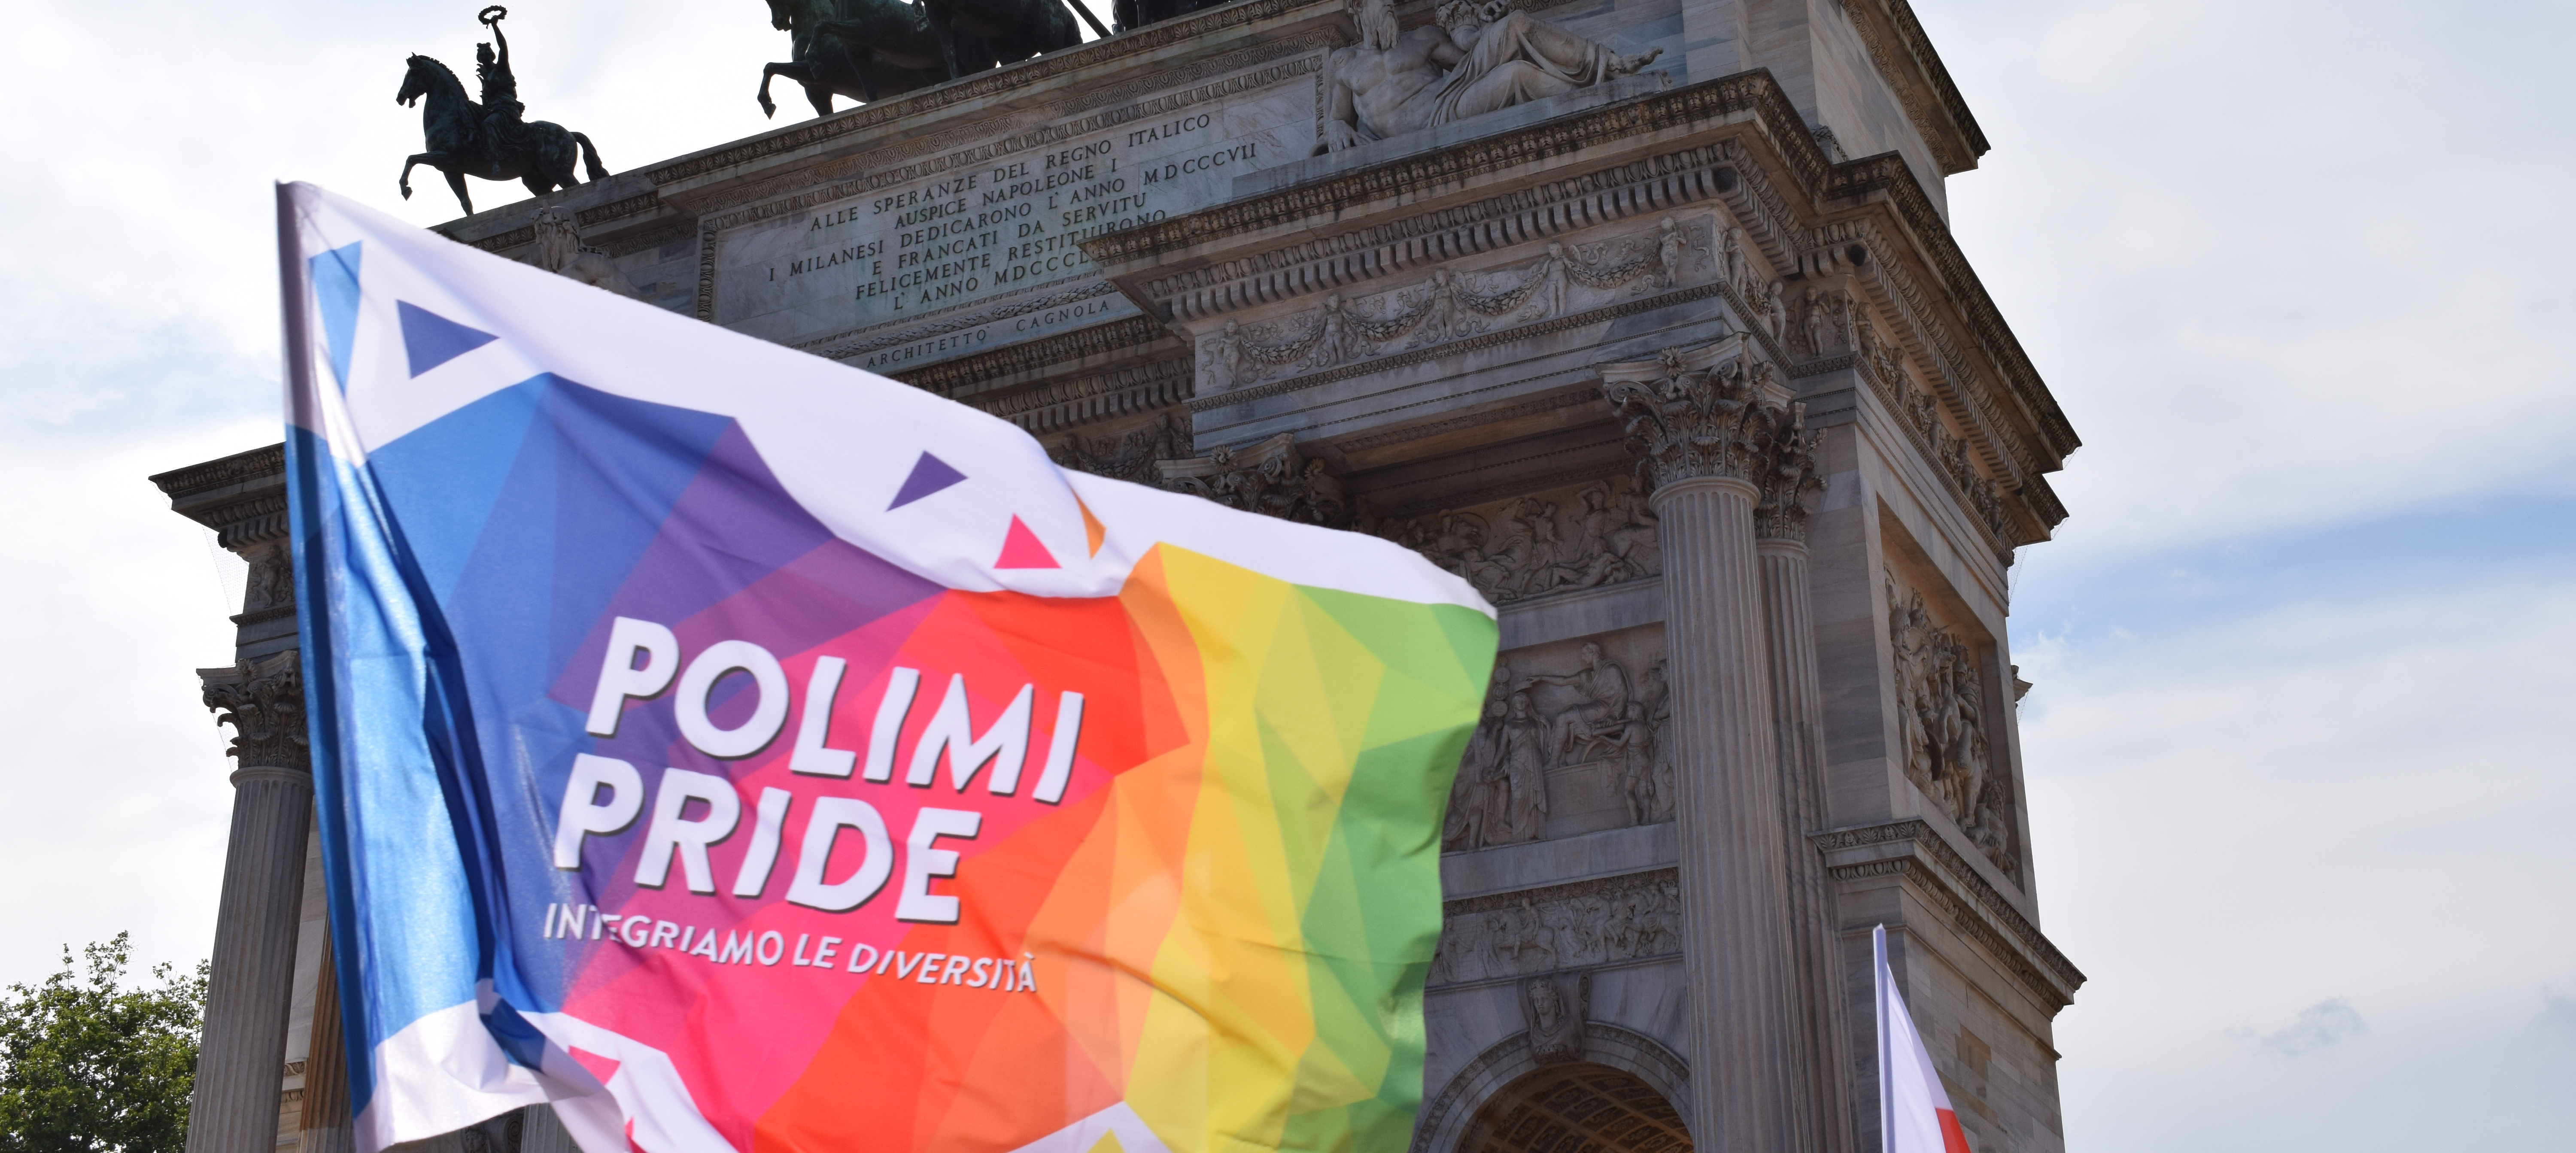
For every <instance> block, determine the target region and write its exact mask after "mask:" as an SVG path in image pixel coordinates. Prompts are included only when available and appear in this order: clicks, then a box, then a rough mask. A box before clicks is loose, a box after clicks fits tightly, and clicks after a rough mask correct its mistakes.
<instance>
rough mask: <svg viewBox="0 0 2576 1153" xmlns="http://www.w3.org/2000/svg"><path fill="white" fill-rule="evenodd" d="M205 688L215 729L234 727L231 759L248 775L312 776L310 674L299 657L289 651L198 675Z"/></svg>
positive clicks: (201, 671) (199, 671)
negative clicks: (307, 708)
mask: <svg viewBox="0 0 2576 1153" xmlns="http://www.w3.org/2000/svg"><path fill="white" fill-rule="evenodd" d="M197 679H198V680H199V681H200V682H202V683H203V684H204V685H205V701H206V707H207V708H209V709H212V710H214V712H215V723H216V724H218V725H231V726H232V727H233V743H232V748H231V749H229V750H227V751H226V755H228V756H230V757H232V758H233V759H234V761H235V763H236V764H238V765H239V766H240V767H241V768H243V769H253V768H264V769H288V770H292V771H294V772H298V773H310V772H311V771H312V769H313V762H312V757H311V755H310V753H309V750H307V749H306V748H305V735H304V671H303V666H302V664H301V659H300V656H299V654H298V652H297V651H296V650H294V649H288V650H286V651H284V652H278V653H271V654H269V655H267V656H264V657H257V658H251V659H246V660H242V661H239V662H236V663H235V664H233V665H232V666H231V667H229V668H217V669H198V670H197Z"/></svg>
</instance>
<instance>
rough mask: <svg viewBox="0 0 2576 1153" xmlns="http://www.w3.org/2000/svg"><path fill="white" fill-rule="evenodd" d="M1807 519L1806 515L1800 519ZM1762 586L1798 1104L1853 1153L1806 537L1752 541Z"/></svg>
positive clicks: (1837, 1145) (1819, 1145)
mask: <svg viewBox="0 0 2576 1153" xmlns="http://www.w3.org/2000/svg"><path fill="white" fill-rule="evenodd" d="M1801 519H1802V520H1803V518H1801ZM1755 552H1756V554H1757V555H1758V557H1759V562H1758V563H1759V566H1760V568H1761V573H1762V576H1761V585H1762V620H1763V629H1762V633H1763V637H1764V640H1765V644H1764V650H1765V659H1764V665H1765V666H1766V668H1767V669H1768V671H1769V677H1768V680H1769V687H1770V691H1771V716H1772V732H1773V734H1774V739H1775V740H1776V741H1777V742H1778V749H1779V756H1780V799H1781V815H1782V817H1783V824H1782V828H1781V839H1782V844H1783V845H1784V846H1785V849H1786V852H1787V865H1788V877H1787V879H1788V886H1789V915H1790V921H1791V923H1792V926H1793V931H1792V935H1791V939H1790V947H1791V952H1792V957H1791V964H1792V970H1791V972H1792V979H1793V980H1794V981H1795V983H1796V985H1797V988H1798V992H1799V995H1798V997H1797V1005H1798V1008H1799V1010H1800V1012H1799V1017H1798V1019H1797V1020H1796V1021H1794V1022H1793V1025H1794V1028H1795V1030H1796V1032H1797V1034H1798V1035H1799V1036H1800V1037H1801V1038H1803V1039H1804V1040H1805V1042H1806V1043H1805V1044H1803V1045H1800V1046H1799V1047H1798V1055H1799V1058H1800V1060H1801V1062H1802V1064H1803V1065H1804V1066H1805V1067H1804V1068H1802V1069H1800V1070H1799V1074H1800V1075H1799V1077H1798V1085H1797V1088H1798V1090H1799V1092H1798V1098H1799V1099H1798V1101H1797V1102H1796V1108H1797V1109H1798V1116H1799V1117H1800V1118H1801V1119H1802V1121H1801V1127H1802V1128H1804V1129H1807V1130H1810V1131H1812V1132H1813V1133H1814V1134H1815V1137H1816V1140H1815V1142H1814V1143H1813V1144H1812V1145H1811V1146H1809V1147H1810V1148H1813V1149H1815V1150H1817V1151H1818V1153H1852V1129H1851V1108H1850V1092H1849V1089H1848V1085H1847V1079H1848V1076H1849V1072H1850V1069H1851V1054H1850V1041H1849V1038H1848V1037H1847V1036H1846V1034H1845V1033H1844V1030H1843V1022H1844V1017H1845V1015H1846V1014H1845V1012H1844V1010H1843V998H1842V979H1841V972H1840V967H1839V965H1838V964H1837V955H1836V951H1835V950H1836V945H1837V941H1838V937H1837V927H1838V926H1837V924H1836V920H1835V916H1834V910H1833V893H1832V890H1831V889H1830V888H1829V887H1828V879H1827V877H1826V876H1825V867H1824V859H1823V858H1822V857H1821V856H1819V855H1818V854H1817V853H1816V851H1815V849H1814V848H1813V847H1812V846H1810V845H1809V844H1808V841H1807V836H1808V834H1810V833H1813V832H1816V831H1817V830H1819V829H1821V828H1823V827H1824V813H1825V793H1824V724H1823V718H1824V708H1823V696H1824V690H1823V688H1822V684H1821V680H1820V678H1819V677H1818V676H1817V672H1816V632H1815V627H1816V626H1815V616H1814V612H1813V610H1812V609H1811V608H1810V605H1809V600H1810V590H1809V585H1808V559H1807V546H1806V544H1805V542H1803V541H1800V540H1795V539H1789V538H1785V537H1766V538H1764V539H1763V540H1761V541H1760V542H1759V543H1758V544H1757V545H1756V546H1755Z"/></svg>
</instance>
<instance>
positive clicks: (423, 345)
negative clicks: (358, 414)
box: [341, 300, 501, 379]
mask: <svg viewBox="0 0 2576 1153" xmlns="http://www.w3.org/2000/svg"><path fill="white" fill-rule="evenodd" d="M394 307H395V309H396V310H398V311H399V312H400V313H401V314H402V334H403V357H404V358H405V359H406V360H409V361H410V362H411V374H412V375H413V376H419V375H420V374H422V373H424V372H427V371H429V370H430V369H433V368H436V367H438V366H439V365H442V364H445V363H447V362H448V361H451V360H454V359H456V358H457V357H460V356H463V355H465V354H466V353H469V352H472V351H474V350H475V349H478V348H481V347H483V346H484V345H487V344H490V343H492V342H493V341H496V340H499V339H501V338H500V337H497V336H494V335H492V334H491V333H488V332H485V331H483V330H482V329H479V328H473V327H470V326H467V325H462V324H458V323H456V322H455V321H453V320H449V319H447V318H446V317H444V316H440V315H439V314H437V313H435V312H431V311H430V310H428V309H426V308H422V307H421V306H419V305H417V304H413V303H412V302H410V301H408V300H397V301H395V302H394ZM341 375H342V377H343V378H344V379H345V378H346V377H347V375H348V374H347V373H346V372H343V373H342V374H341Z"/></svg>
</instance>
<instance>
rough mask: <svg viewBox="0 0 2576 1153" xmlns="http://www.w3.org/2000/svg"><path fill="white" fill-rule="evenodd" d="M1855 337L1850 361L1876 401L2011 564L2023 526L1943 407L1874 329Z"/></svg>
mask: <svg viewBox="0 0 2576 1153" xmlns="http://www.w3.org/2000/svg"><path fill="white" fill-rule="evenodd" d="M1854 331H1855V334H1856V336H1857V338H1858V339H1857V341H1856V345H1857V351H1856V352H1855V354H1854V361H1855V362H1856V363H1857V364H1858V366H1859V367H1860V369H1861V373H1862V375H1863V376H1865V377H1867V378H1868V379H1869V381H1870V384H1871V385H1872V386H1873V388H1875V390H1876V391H1877V392H1878V397H1879V400H1880V401H1881V402H1882V403H1884V404H1886V405H1887V407H1888V408H1889V409H1890V410H1892V411H1894V412H1895V414H1896V416H1897V419H1898V420H1900V421H1902V422H1904V425H1905V430H1906V431H1907V432H1908V433H1910V434H1912V436H1913V438H1914V442H1915V445H1916V446H1917V447H1919V448H1921V449H1923V450H1924V453H1925V456H1926V457H1927V459H1929V460H1930V461H1931V462H1932V465H1933V467H1935V468H1938V469H1940V470H1941V474H1942V475H1943V476H1946V477H1948V478H1949V479H1950V483H1951V484H1953V485H1955V486H1957V489H1958V492H1959V496H1960V497H1961V499H1962V500H1963V502H1964V503H1965V504H1966V506H1967V509H1968V511H1969V512H1970V513H1972V514H1974V515H1975V516H1976V518H1977V523H1978V524H1979V526H1980V527H1982V528H1984V529H1985V530H1986V532H1987V533H1989V534H1991V535H1992V537H1993V539H1994V543H1995V545H1996V550H1995V551H1996V553H1997V558H1998V559H1999V560H2002V561H2003V562H2004V563H2006V564H2010V563H2012V550H2013V548H2014V547H2015V546H2018V545H2021V544H2025V543H2028V542H2027V541H2026V540H2025V538H2024V534H2023V532H2022V528H2021V523H2020V522H2019V521H2018V520H2016V519H2015V518H2014V517H2013V515H2012V511H2011V510H2010V509H2009V508H2007V507H2006V506H2005V503H2004V495H2003V492H2002V490H2000V489H1999V488H1997V487H1996V486H1995V482H1993V481H1991V480H1988V479H1986V477H1985V474H1983V473H1981V472H1979V471H1977V467H1976V466H1975V465H1974V464H1972V463H1970V461H1969V459H1968V442H1967V441H1966V440H1965V439H1964V438H1962V437H1960V436H1959V435H1958V434H1957V433H1954V432H1952V431H1950V426H1949V425H1948V424H1946V423H1944V422H1943V421H1942V420H1941V402H1940V401H1939V400H1938V399H1936V398H1935V397H1933V396H1932V394H1931V393H1929V392H1926V391H1924V390H1923V389H1922V388H1920V387H1918V386H1917V385H1916V384H1915V383H1914V380H1913V377H1912V376H1910V375H1909V374H1908V373H1907V372H1906V370H1905V354H1904V351H1903V350H1902V349H1899V348H1898V347H1897V346H1896V345H1895V344H1894V343H1893V342H1891V341H1889V340H1887V339H1886V338H1884V337H1881V336H1879V335H1878V330H1877V328H1876V327H1875V326H1874V325H1872V324H1871V323H1870V322H1868V321H1867V320H1863V321H1861V322H1860V323H1859V325H1858V326H1857V327H1856V328H1855V330H1854Z"/></svg>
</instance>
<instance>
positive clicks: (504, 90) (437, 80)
mask: <svg viewBox="0 0 2576 1153" xmlns="http://www.w3.org/2000/svg"><path fill="white" fill-rule="evenodd" d="M509 14H510V13H509V10H508V9H506V8H503V7H501V6H500V5H498V4H495V5H493V6H491V7H489V8H486V9H484V10H483V11H482V12H481V13H480V14H478V15H477V16H476V17H475V19H477V20H480V21H481V22H482V23H483V26H484V27H486V28H490V29H491V30H492V39H493V40H494V41H497V42H499V44H500V46H501V47H500V51H499V53H497V54H495V53H494V52H493V50H492V45H491V44H477V45H475V46H474V59H475V66H474V71H475V74H476V76H477V78H478V79H480V80H481V81H482V83H483V99H482V100H481V101H480V102H477V101H475V100H472V99H469V98H468V97H467V96H466V95H465V85H464V84H463V83H462V82H460V81H458V80H457V79H456V74H455V73H453V72H450V71H448V70H447V66H446V65H444V64H441V63H439V62H438V61H436V60H432V59H430V58H429V57H427V56H422V55H420V54H418V53H414V54H413V55H412V57H411V59H410V61H409V64H410V71H408V72H406V73H404V75H403V83H402V91H401V92H399V93H396V94H395V96H394V102H395V103H397V104H401V105H403V106H405V107H409V106H411V105H412V104H413V103H414V102H415V101H421V100H422V99H423V98H424V97H425V98H426V103H425V104H424V106H423V107H422V109H421V114H420V127H421V136H422V141H421V143H422V145H423V146H424V147H426V148H427V149H428V151H426V152H416V153H413V154H412V156H411V158H410V159H408V160H405V161H403V170H402V181H401V185H402V194H403V199H405V200H409V199H411V170H412V169H413V168H415V167H417V166H419V165H423V164H426V165H428V166H430V167H432V168H435V169H437V170H439V171H441V172H444V173H446V174H447V187H448V188H450V189H452V190H454V191H455V193H456V203H457V204H458V205H459V206H460V207H462V208H463V209H464V210H465V214H466V215H468V216H472V215H474V200H473V198H472V197H470V196H468V195H466V192H465V178H466V177H467V176H479V177H481V178H483V179H485V180H516V181H518V182H520V183H522V184H525V185H527V187H528V191H529V192H531V193H534V194H537V195H540V196H542V195H544V194H546V193H548V192H552V191H554V190H555V189H556V188H558V187H562V188H570V187H572V186H573V185H576V184H579V183H581V180H580V178H579V177H577V176H576V175H574V172H573V162H574V160H575V159H576V158H578V159H579V160H581V161H583V162H584V163H585V164H586V166H587V167H588V168H589V171H590V178H591V179H592V180H597V179H600V178H601V177H604V176H606V175H608V169H607V168H606V167H605V166H604V165H602V164H600V162H599V150H598V149H597V148H594V147H592V146H591V143H590V137H587V136H584V135H582V134H581V133H578V132H572V131H569V130H567V129H565V128H564V126H563V125H560V124H556V123H553V122H552V121H546V120H538V121H534V122H530V121H527V120H525V119H522V117H523V115H524V114H525V113H526V111H527V107H526V106H525V105H523V104H520V103H519V82H518V78H517V77H516V76H514V75H512V74H511V72H510V41H509V38H508V37H506V36H503V35H502V34H501V20H502V18H503V17H506V16H508V15H509Z"/></svg>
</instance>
